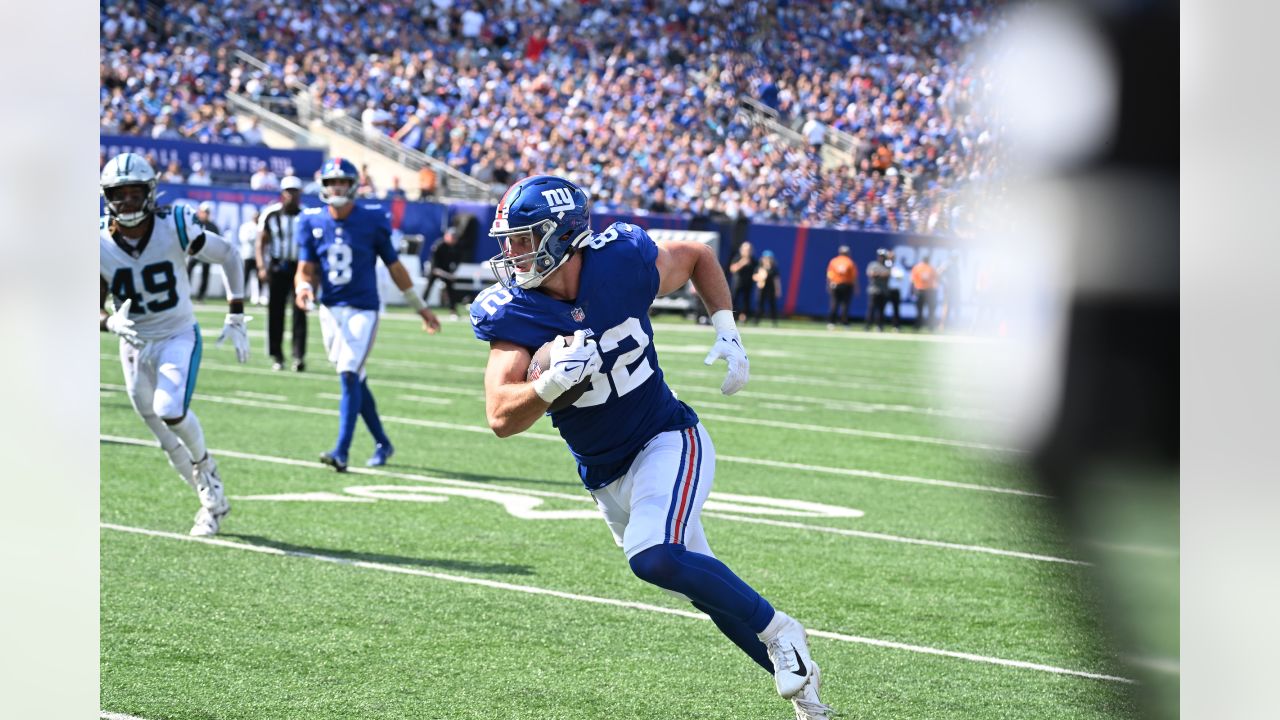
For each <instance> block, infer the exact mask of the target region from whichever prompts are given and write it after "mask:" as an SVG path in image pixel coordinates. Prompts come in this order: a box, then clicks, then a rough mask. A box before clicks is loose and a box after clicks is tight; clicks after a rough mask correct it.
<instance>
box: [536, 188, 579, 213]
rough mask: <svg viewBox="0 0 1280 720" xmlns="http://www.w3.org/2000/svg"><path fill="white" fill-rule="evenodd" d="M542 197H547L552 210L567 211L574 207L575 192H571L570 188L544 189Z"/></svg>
mask: <svg viewBox="0 0 1280 720" xmlns="http://www.w3.org/2000/svg"><path fill="white" fill-rule="evenodd" d="M542 197H544V198H546V199H547V204H548V205H550V206H551V212H553V213H555V212H565V211H566V210H572V209H573V194H572V193H570V192H569V188H563V187H558V188H551V189H550V190H543V191H542Z"/></svg>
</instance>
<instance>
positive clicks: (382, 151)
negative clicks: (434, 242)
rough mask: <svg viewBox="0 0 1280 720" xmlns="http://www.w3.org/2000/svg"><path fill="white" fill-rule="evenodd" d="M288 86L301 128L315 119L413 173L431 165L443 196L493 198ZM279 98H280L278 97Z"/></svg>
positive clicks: (243, 57) (448, 168)
mask: <svg viewBox="0 0 1280 720" xmlns="http://www.w3.org/2000/svg"><path fill="white" fill-rule="evenodd" d="M234 54H235V57H236V59H237V60H239V61H241V62H243V63H244V64H246V65H251V66H253V67H255V68H257V69H258V70H260V71H262V72H264V73H271V72H272V70H271V66H270V65H268V64H267V63H265V62H263V61H262V60H260V59H258V58H256V57H254V56H253V55H251V54H249V53H247V52H244V51H243V50H236V51H235V53H234ZM288 89H289V90H290V91H291V92H292V98H291V101H292V103H293V107H294V114H295V115H296V117H297V118H298V121H299V123H298V125H300V126H303V127H305V126H306V125H307V124H308V123H310V122H311V121H313V120H319V121H320V122H321V123H322V124H323V125H324V126H325V127H326V128H328V129H330V130H332V131H333V132H335V133H338V134H339V135H342V136H343V137H345V138H347V139H348V140H351V141H353V142H356V143H359V144H360V145H363V146H365V147H367V148H369V149H370V150H372V151H373V152H375V153H377V154H379V155H381V156H383V157H385V158H387V159H389V160H392V161H393V162H396V163H398V164H400V165H402V166H404V167H405V168H408V169H409V170H411V171H413V172H417V171H419V170H421V169H422V168H424V167H428V168H431V169H432V170H433V171H435V173H436V177H438V178H440V185H441V187H440V194H441V195H442V196H443V197H445V198H453V199H457V200H489V199H491V198H492V197H493V192H492V190H491V189H490V188H489V186H488V185H486V184H485V183H483V182H481V181H479V180H476V179H475V178H473V177H471V176H470V175H467V174H465V173H462V172H460V171H459V170H458V169H457V168H455V167H453V166H452V165H449V164H448V163H445V162H441V161H440V160H437V159H436V158H433V157H431V156H430V155H427V154H426V153H424V152H422V151H420V150H416V149H414V148H411V147H409V146H407V145H404V144H402V143H400V142H397V141H395V140H392V139H391V137H390V136H388V135H382V134H378V135H375V136H369V135H366V134H365V132H364V127H363V126H362V125H361V124H360V121H359V120H357V119H355V118H354V117H351V116H350V115H348V114H347V113H345V112H341V113H326V112H323V111H321V110H320V109H319V108H316V107H314V101H313V100H312V97H311V88H309V87H307V86H306V85H305V84H303V83H300V82H297V81H296V80H295V81H291V82H289V83H288ZM246 100H247V98H246ZM280 100H284V99H283V98H280ZM250 102H252V101H250ZM263 111H264V112H270V111H269V110H266V109H265V108H263ZM277 115H278V114H277ZM282 119H283V118H282ZM321 144H323V143H321Z"/></svg>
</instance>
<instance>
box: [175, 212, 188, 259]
mask: <svg viewBox="0 0 1280 720" xmlns="http://www.w3.org/2000/svg"><path fill="white" fill-rule="evenodd" d="M173 210H174V212H173V221H174V224H175V225H176V226H177V228H178V243H179V244H180V245H182V249H183V251H186V249H187V214H186V213H185V212H183V211H182V208H181V207H176V208H174V209H173Z"/></svg>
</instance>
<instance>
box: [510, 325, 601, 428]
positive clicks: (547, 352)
mask: <svg viewBox="0 0 1280 720" xmlns="http://www.w3.org/2000/svg"><path fill="white" fill-rule="evenodd" d="M571 342H573V338H572V337H569V336H565V335H561V336H559V337H556V338H553V339H552V340H551V341H550V342H548V343H547V344H545V345H543V346H542V347H540V348H538V349H537V351H536V352H534V353H533V357H532V358H531V359H530V360H529V370H528V371H527V372H526V373H525V376H524V378H525V380H533V379H535V378H537V377H538V376H539V375H541V374H542V371H543V370H546V369H547V368H548V367H550V366H551V348H552V347H553V343H560V346H561V347H564V346H566V345H568V344H569V343H571ZM590 389H591V377H590V376H588V377H587V378H586V379H585V380H583V381H582V382H580V383H578V384H577V385H574V386H573V387H571V388H569V389H568V390H565V391H564V394H562V395H561V396H560V397H558V398H556V399H555V402H553V403H551V407H548V408H547V410H549V411H550V412H557V411H559V410H563V409H565V408H567V407H569V406H570V405H572V404H573V403H574V402H576V401H577V399H578V398H580V397H582V393H584V392H586V391H588V390H590Z"/></svg>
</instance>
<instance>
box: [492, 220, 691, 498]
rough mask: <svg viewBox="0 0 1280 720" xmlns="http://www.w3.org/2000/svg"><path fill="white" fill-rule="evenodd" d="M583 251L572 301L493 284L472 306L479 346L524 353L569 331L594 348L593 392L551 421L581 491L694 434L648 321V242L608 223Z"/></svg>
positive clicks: (653, 280)
mask: <svg viewBox="0 0 1280 720" xmlns="http://www.w3.org/2000/svg"><path fill="white" fill-rule="evenodd" d="M579 252H580V253H582V274H581V280H580V282H579V286H578V297H577V299H576V300H574V301H572V302H566V301H562V300H557V299H555V298H553V297H551V296H550V295H547V294H546V293H543V292H539V291H537V290H522V289H520V288H510V289H509V288H503V287H501V286H500V285H493V286H491V287H490V288H488V289H487V290H485V291H484V292H483V293H481V294H480V295H479V296H477V297H476V300H475V302H474V303H472V304H471V324H472V326H473V329H474V331H475V335H476V337H477V338H479V339H481V340H485V341H493V340H504V341H507V342H511V343H515V344H516V345H521V346H523V347H526V348H528V349H529V351H530V353H532V352H533V351H535V350H537V349H538V348H539V347H541V346H542V345H543V344H544V343H546V342H548V341H549V340H551V339H552V338H553V337H555V336H557V335H572V334H573V332H574V331H575V330H586V331H587V335H588V336H589V337H592V338H595V340H596V341H597V342H599V344H600V354H601V356H602V357H603V358H604V364H603V365H602V366H601V368H600V371H599V372H597V373H596V374H594V375H593V376H592V377H591V388H590V389H589V390H587V392H585V393H584V394H583V395H582V397H580V398H578V400H577V402H575V403H573V405H571V406H569V407H567V408H565V409H563V410H559V411H557V412H554V413H551V423H552V424H553V425H554V426H555V427H556V428H557V429H558V430H559V431H560V436H561V437H563V438H564V440H565V442H566V443H568V445H569V450H570V452H572V453H573V457H574V459H576V460H577V461H578V474H579V476H580V477H581V478H582V481H583V484H585V485H586V486H587V488H588V489H592V490H594V489H597V488H601V487H604V486H605V485H608V484H609V483H611V482H613V481H614V480H616V479H618V478H619V477H621V476H622V475H624V474H625V473H626V471H627V468H628V467H629V466H630V464H631V461H632V459H634V458H635V456H636V454H637V453H638V452H639V451H640V449H641V448H643V447H644V445H645V443H647V442H649V440H650V439H652V438H653V437H654V436H655V435H657V434H659V433H662V432H666V431H668V430H681V429H684V428H687V427H693V426H694V425H696V424H697V423H698V416H697V414H695V413H694V412H693V410H692V409H691V408H690V407H689V406H688V405H685V404H684V403H683V402H680V401H679V400H677V399H676V397H675V395H674V394H673V393H672V392H671V389H670V388H669V387H667V383H666V381H665V380H663V376H662V369H661V368H660V367H658V354H657V352H655V351H654V347H653V326H652V325H651V324H650V322H649V306H650V304H652V303H653V299H654V298H655V297H656V296H657V294H658V268H657V266H656V265H655V262H656V260H657V257H658V246H657V245H656V244H655V243H654V242H653V239H652V238H650V237H649V235H648V233H646V232H645V231H644V230H643V229H641V228H639V227H636V226H635V225H630V224H627V223H614V224H613V225H610V226H609V227H608V228H607V229H606V230H605V231H604V232H602V233H599V234H597V235H595V236H593V237H592V239H591V240H589V241H588V242H587V243H586V244H585V246H584V247H583V249H582V250H580V251H579Z"/></svg>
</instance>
